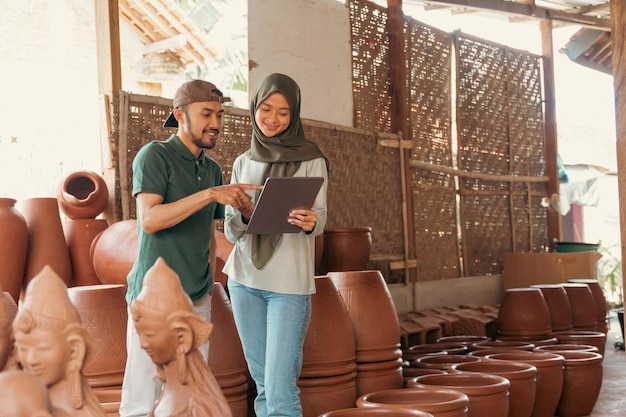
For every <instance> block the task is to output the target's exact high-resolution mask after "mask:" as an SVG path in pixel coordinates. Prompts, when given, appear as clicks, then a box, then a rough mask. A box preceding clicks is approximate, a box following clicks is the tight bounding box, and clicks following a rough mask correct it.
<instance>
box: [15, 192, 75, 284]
mask: <svg viewBox="0 0 626 417" xmlns="http://www.w3.org/2000/svg"><path fill="white" fill-rule="evenodd" d="M22 214H23V215H24V218H25V219H26V224H27V226H28V234H29V238H28V256H27V257H26V268H25V270H24V281H23V283H22V288H24V289H25V288H26V287H27V286H28V284H29V283H30V281H31V280H32V279H33V278H34V277H35V275H37V274H39V272H41V270H42V269H43V268H44V266H46V265H48V266H50V268H52V270H53V271H54V272H55V273H56V274H57V275H58V276H59V277H60V278H61V279H62V280H63V282H64V283H65V285H66V286H68V287H69V286H70V284H71V282H72V264H71V262H70V253H69V251H68V249H67V243H65V235H64V234H63V225H62V224H61V216H60V214H59V205H58V204H57V199H56V198H46V197H42V198H29V199H26V200H24V202H23V203H22Z"/></svg>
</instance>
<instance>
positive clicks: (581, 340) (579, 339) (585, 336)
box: [554, 331, 606, 356]
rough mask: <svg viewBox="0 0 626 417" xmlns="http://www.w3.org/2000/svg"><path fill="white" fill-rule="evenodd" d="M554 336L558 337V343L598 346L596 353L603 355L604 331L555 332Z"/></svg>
mask: <svg viewBox="0 0 626 417" xmlns="http://www.w3.org/2000/svg"><path fill="white" fill-rule="evenodd" d="M554 336H555V337H556V338H557V339H558V341H559V344H573V345H591V346H595V347H597V348H598V353H599V354H600V355H602V356H604V348H605V346H606V334H605V333H601V332H592V331H571V332H559V333H555V334H554Z"/></svg>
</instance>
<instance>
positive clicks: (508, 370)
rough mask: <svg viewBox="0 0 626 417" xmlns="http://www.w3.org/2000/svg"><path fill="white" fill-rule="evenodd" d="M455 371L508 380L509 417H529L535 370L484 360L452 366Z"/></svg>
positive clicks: (519, 365)
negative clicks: (490, 375)
mask: <svg viewBox="0 0 626 417" xmlns="http://www.w3.org/2000/svg"><path fill="white" fill-rule="evenodd" d="M453 369H454V370H456V371H465V372H483V373H487V374H493V375H498V376H501V377H504V378H506V379H508V380H509V382H510V383H511V388H510V389H509V414H508V416H509V417H530V415H531V413H532V410H533V407H534V404H535V395H536V382H535V378H536V376H537V368H536V367H534V366H533V365H528V364H526V363H522V362H511V361H499V360H492V359H484V360H481V361H479V362H468V363H460V364H457V365H454V367H453Z"/></svg>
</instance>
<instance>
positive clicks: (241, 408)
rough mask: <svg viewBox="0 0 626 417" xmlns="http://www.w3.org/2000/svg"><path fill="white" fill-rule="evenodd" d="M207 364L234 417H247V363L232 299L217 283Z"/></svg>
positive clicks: (212, 300)
mask: <svg viewBox="0 0 626 417" xmlns="http://www.w3.org/2000/svg"><path fill="white" fill-rule="evenodd" d="M211 322H212V323H213V330H212V331H211V334H210V335H209V358H208V364H209V368H210V369H211V372H212V373H213V376H214V377H215V380H216V381H217V384H218V385H219V386H220V388H221V389H222V392H223V393H224V397H226V401H228V405H229V406H230V409H231V411H232V416H233V417H246V416H247V415H248V380H247V364H246V360H245V357H244V355H243V348H242V346H241V341H240V340H239V334H238V333H237V328H236V326H235V319H234V317H233V311H232V307H231V305H230V299H229V298H228V295H227V294H226V291H225V290H224V287H223V286H222V285H221V284H220V283H219V282H215V283H214V285H213V296H212V299H211Z"/></svg>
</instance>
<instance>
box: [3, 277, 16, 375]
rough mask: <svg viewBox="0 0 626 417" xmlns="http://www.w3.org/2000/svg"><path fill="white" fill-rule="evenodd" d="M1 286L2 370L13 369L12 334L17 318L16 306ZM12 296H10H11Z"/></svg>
mask: <svg viewBox="0 0 626 417" xmlns="http://www.w3.org/2000/svg"><path fill="white" fill-rule="evenodd" d="M5 294H8V293H3V292H2V287H0V371H1V370H8V369H13V368H15V366H14V365H13V362H14V360H12V356H13V355H12V353H13V335H12V334H11V324H12V323H13V318H15V308H14V306H12V305H10V304H9V300H8V298H7V297H5ZM9 297H10V296H9Z"/></svg>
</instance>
